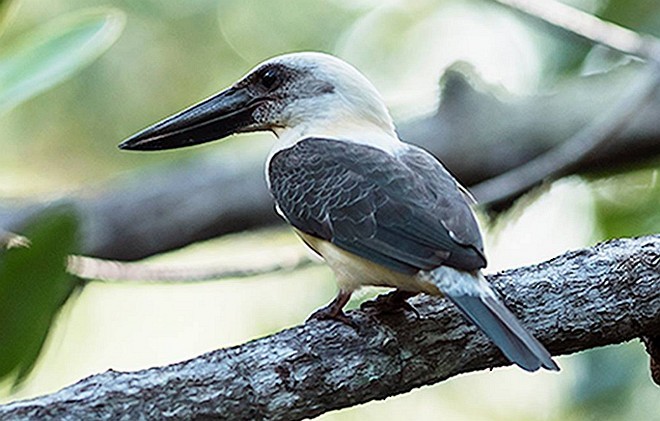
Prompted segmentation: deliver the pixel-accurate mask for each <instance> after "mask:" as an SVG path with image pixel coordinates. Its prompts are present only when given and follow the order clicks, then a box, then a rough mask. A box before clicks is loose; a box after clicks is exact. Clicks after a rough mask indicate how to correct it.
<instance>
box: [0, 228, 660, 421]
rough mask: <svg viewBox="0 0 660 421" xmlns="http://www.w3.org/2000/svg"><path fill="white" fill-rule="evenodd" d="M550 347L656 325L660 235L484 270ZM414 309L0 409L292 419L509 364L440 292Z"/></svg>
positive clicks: (584, 343)
mask: <svg viewBox="0 0 660 421" xmlns="http://www.w3.org/2000/svg"><path fill="white" fill-rule="evenodd" d="M488 278H489V281H490V282H492V283H493V285H494V287H495V289H496V290H498V291H499V292H500V293H501V294H502V296H503V297H504V299H505V302H506V304H507V306H508V307H509V308H510V309H511V310H512V311H513V312H514V313H515V314H516V316H517V317H519V318H520V319H521V321H522V322H523V324H524V325H525V326H526V327H527V328H528V329H529V330H530V331H531V332H532V333H533V334H534V335H535V336H536V337H537V338H539V340H540V341H541V342H543V343H544V344H545V345H546V346H547V347H548V349H549V350H550V352H551V353H552V354H554V355H558V354H569V353H573V352H576V351H580V350H585V349H590V348H594V347H599V346H604V345H608V344H616V343H620V342H624V341H628V340H631V339H634V338H638V337H640V336H657V335H659V334H660V235H656V236H649V237H643V238H637V239H628V240H614V241H611V242H607V243H603V244H600V245H598V246H595V247H593V248H590V249H584V250H579V251H573V252H568V253H566V254H564V255H562V256H559V257H557V258H554V259H552V260H550V261H548V262H545V263H541V264H538V265H534V266H529V267H523V268H518V269H514V270H509V271H506V272H502V273H500V274H497V275H492V276H489V277H488ZM411 302H412V304H413V305H414V306H415V307H416V308H417V310H418V311H419V313H420V314H421V317H420V318H416V317H415V316H414V315H413V314H411V313H394V314H388V315H379V314H377V313H376V312H375V310H373V309H367V310H359V311H352V312H350V313H349V314H350V316H351V317H352V318H353V319H354V320H355V321H356V323H357V326H358V327H357V328H355V329H354V328H352V327H349V326H347V325H344V324H341V323H337V322H335V321H312V322H308V323H305V324H304V325H301V326H297V327H294V328H292V329H288V330H285V331H282V332H279V333H277V334H274V335H272V336H269V337H266V338H262V339H258V340H256V341H252V342H249V343H247V344H244V345H241V346H238V347H234V348H228V349H221V350H217V351H213V352H210V353H208V354H204V355H202V356H200V357H198V358H195V359H192V360H189V361H185V362H181V363H177V364H173V365H170V366H166V367H157V368H151V369H147V370H142V371H137V372H129V373H122V372H116V371H108V372H106V373H103V374H99V375H94V376H91V377H88V378H86V379H84V380H81V381H80V382H78V383H76V384H75V385H72V386H69V387H67V388H64V389H62V390H60V391H59V392H56V393H53V394H51V395H47V396H43V397H39V398H35V399H31V400H26V401H19V402H14V403H10V404H6V405H3V406H0V418H2V419H22V420H30V419H34V420H55V419H58V420H59V419H92V418H93V419H116V418H167V419H197V418H205V419H231V420H242V419H246V420H253V419H271V420H296V419H302V418H308V417H314V416H316V415H320V414H322V413H325V412H327V411H330V410H333V409H339V408H345V407H350V406H354V405H357V404H360V403H365V402H369V401H371V400H375V399H384V398H386V397H389V396H393V395H397V394H401V393H405V392H408V391H410V390H412V389H414V388H416V387H420V386H423V385H429V384H433V383H436V382H439V381H442V380H445V379H448V378H450V377H452V376H455V375H457V374H459V373H466V372H471V371H476V370H483V369H485V368H490V367H498V366H502V365H505V364H507V362H506V361H505V359H504V357H503V356H502V354H501V353H500V352H499V351H498V350H497V349H496V348H495V347H494V346H493V345H492V344H491V343H490V342H489V341H488V339H487V338H486V337H485V336H484V335H483V334H482V333H480V332H479V331H477V329H476V328H474V327H473V326H472V325H470V324H468V323H465V321H464V319H463V318H462V317H461V316H460V315H459V313H458V312H457V311H456V310H455V309H454V307H453V306H451V305H450V304H448V303H447V301H445V300H442V299H436V298H433V297H428V296H420V297H417V298H415V299H412V300H411Z"/></svg>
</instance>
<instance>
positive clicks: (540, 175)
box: [470, 63, 660, 206]
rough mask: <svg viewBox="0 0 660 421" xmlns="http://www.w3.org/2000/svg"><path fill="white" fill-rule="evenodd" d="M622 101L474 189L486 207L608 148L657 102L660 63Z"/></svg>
mask: <svg viewBox="0 0 660 421" xmlns="http://www.w3.org/2000/svg"><path fill="white" fill-rule="evenodd" d="M636 82H637V83H636V84H634V85H633V86H632V87H631V88H630V92H628V93H627V94H626V95H625V96H624V97H623V98H622V99H621V100H619V101H618V102H617V103H615V105H614V106H613V107H612V108H611V109H610V110H608V112H605V113H603V114H602V115H600V116H597V118H596V119H595V120H594V121H593V122H591V123H590V124H589V125H587V126H586V127H585V128H584V129H582V130H580V131H579V132H578V133H577V134H575V135H574V136H573V137H571V138H570V139H568V140H567V141H565V142H564V143H562V144H560V145H557V146H556V147H555V148H553V149H550V150H549V151H548V152H546V153H544V154H542V155H540V156H538V157H536V158H534V159H532V160H530V161H528V162H526V163H524V164H522V165H520V166H519V167H516V168H514V169H512V170H511V171H508V172H505V173H504V174H501V175H498V176H496V177H493V178H490V179H488V180H485V181H482V182H481V183H479V184H477V185H475V186H473V187H471V188H470V191H471V192H472V194H473V195H474V196H475V197H476V199H477V201H478V202H479V203H482V204H485V205H486V206H499V205H502V204H509V203H511V202H512V201H513V200H514V199H517V198H518V197H520V196H521V195H522V194H524V193H525V192H527V191H529V190H530V189H532V188H533V187H535V186H537V185H539V184H540V183H542V182H543V181H545V180H548V179H551V178H552V179H557V178H559V177H561V176H563V175H565V174H569V173H570V171H571V169H573V168H576V167H579V164H580V162H583V161H584V159H585V158H586V157H587V156H589V155H591V154H594V152H595V151H596V150H597V149H599V148H603V147H605V145H606V144H607V143H608V142H611V141H613V140H614V139H616V137H617V136H618V135H619V134H620V133H621V132H622V131H623V130H624V129H625V128H626V127H627V126H628V125H629V124H630V122H631V121H632V120H633V117H634V116H636V115H637V114H638V113H639V112H640V110H642V109H644V107H645V106H646V105H648V103H649V102H650V101H651V100H652V99H653V97H654V95H655V93H656V91H657V89H658V86H660V63H654V64H653V65H649V66H647V68H646V69H644V70H643V71H641V72H640V74H639V80H638V81H636Z"/></svg>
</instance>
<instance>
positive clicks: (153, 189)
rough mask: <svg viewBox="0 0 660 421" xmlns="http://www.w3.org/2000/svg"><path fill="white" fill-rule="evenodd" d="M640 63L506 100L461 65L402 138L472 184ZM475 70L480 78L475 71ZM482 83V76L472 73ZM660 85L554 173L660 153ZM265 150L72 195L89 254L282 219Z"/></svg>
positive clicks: (172, 242) (556, 129)
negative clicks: (619, 125)
mask: <svg viewBox="0 0 660 421" xmlns="http://www.w3.org/2000/svg"><path fill="white" fill-rule="evenodd" d="M638 72H639V66H636V65H633V66H628V67H625V68H619V69H617V70H615V71H613V72H610V73H607V74H602V75H598V76H592V77H589V78H580V79H572V80H568V81H565V82H564V83H562V84H560V85H558V86H556V87H554V89H553V91H554V92H553V93H551V94H547V95H535V96H530V97H522V98H508V99H507V100H505V101H504V100H500V99H498V98H496V97H495V96H493V95H492V94H490V93H487V92H485V90H483V89H475V88H474V87H472V86H471V85H470V83H468V80H467V79H466V77H465V76H463V75H462V74H460V73H458V72H456V71H449V72H448V73H447V74H446V75H445V76H444V78H443V81H442V84H443V85H442V86H443V89H442V100H441V102H440V105H439V108H438V110H437V112H436V113H434V114H433V115H429V116H427V117H425V118H422V119H419V120H416V121H411V122H408V123H404V124H401V125H400V130H399V132H400V134H401V137H402V138H403V139H404V140H407V141H410V142H412V143H416V144H419V145H420V146H423V147H425V148H426V149H428V150H430V151H431V152H432V153H434V154H435V155H436V156H438V157H439V158H440V159H441V160H442V161H443V162H444V163H445V164H446V165H447V167H448V168H449V169H450V170H451V171H452V172H453V173H454V174H455V175H456V176H457V177H458V178H459V179H460V180H461V181H462V182H463V183H464V184H466V185H473V184H476V183H478V182H480V181H483V180H485V179H489V178H491V177H494V176H496V175H499V174H502V173H505V172H507V171H509V170H511V169H513V168H516V167H519V166H520V165H522V164H524V163H526V162H528V161H530V160H531V159H533V158H534V157H537V156H539V155H540V154H542V153H545V152H547V151H548V150H550V149H552V148H556V147H557V146H558V145H560V144H561V143H562V142H563V141H564V140H566V139H568V138H570V137H571V136H572V135H573V134H574V133H576V132H578V131H579V130H580V129H581V128H582V127H584V126H585V125H587V124H589V123H590V122H591V121H593V120H594V119H595V118H596V117H597V116H599V115H602V113H603V112H605V111H606V110H607V109H608V107H610V106H611V105H612V104H614V103H615V102H616V101H617V100H618V99H619V97H621V96H622V95H623V93H624V92H626V91H627V90H628V89H629V85H630V84H631V82H632V81H633V80H634V79H636V78H637V76H638ZM471 80H476V77H472V78H471ZM475 83H476V84H477V85H479V83H477V82H475ZM659 115H660V94H657V93H656V95H655V96H654V98H653V99H652V100H651V101H650V103H649V105H648V106H647V107H646V108H645V109H643V110H639V112H638V113H637V115H636V117H635V118H634V120H633V121H631V122H630V125H629V127H628V129H626V130H624V131H623V132H622V133H620V134H619V136H617V137H616V138H615V139H613V140H611V141H608V143H607V144H606V145H604V146H603V147H602V148H599V149H597V150H596V151H594V152H593V153H592V154H590V155H589V156H588V157H586V159H584V160H582V161H581V162H579V163H578V164H577V165H575V166H573V167H571V168H570V169H569V170H568V171H565V172H563V173H561V174H554V175H553V177H552V178H553V179H556V178H558V177H561V176H564V175H568V174H583V173H585V172H592V171H609V172H613V171H617V170H620V169H622V168H623V169H628V168H629V167H630V166H631V165H636V164H639V163H644V162H652V161H651V160H653V159H657V157H658V156H659V155H660V118H658V116H659ZM263 159H264V157H247V158H246V157H240V159H238V157H236V156H228V157H226V158H224V159H218V160H209V159H202V158H200V160H199V161H198V162H195V163H193V164H189V165H187V166H185V167H179V168H177V169H171V168H158V169H155V170H153V171H151V172H148V173H140V174H135V175H134V177H133V179H132V180H131V181H129V182H127V181H126V180H120V181H119V182H120V183H121V185H120V186H119V187H113V188H109V189H108V190H107V191H101V192H98V194H96V195H93V196H91V197H90V196H89V195H86V196H84V197H72V198H66V199H63V200H66V201H71V202H72V203H73V204H74V205H75V206H76V207H77V208H78V209H79V211H80V214H81V216H82V219H83V229H84V240H85V241H84V243H85V245H84V249H83V250H82V253H83V254H86V255H90V256H96V257H102V258H107V259H118V260H136V259H140V258H143V257H146V256H150V255H153V254H157V253H160V252H164V251H168V250H173V249H176V248H180V247H182V246H185V245H187V244H191V243H193V242H196V241H200V240H206V239H210V238H215V237H218V236H221V235H224V234H228V233H232V232H237V231H242V230H246V229H252V228H259V227H263V226H267V225H271V224H275V223H278V222H279V219H278V218H277V216H276V215H275V212H274V211H273V204H272V201H271V198H270V195H269V194H268V192H267V189H266V184H265V181H264V176H263ZM44 206H46V205H45V204H41V203H34V204H30V205H25V204H23V205H21V204H7V203H6V204H4V205H0V228H3V229H6V230H11V231H15V232H20V227H21V225H22V224H23V223H25V221H26V220H27V219H28V218H29V216H30V215H31V214H33V213H34V212H36V211H38V210H39V209H42V208H43V207H44Z"/></svg>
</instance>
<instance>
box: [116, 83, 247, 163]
mask: <svg viewBox="0 0 660 421" xmlns="http://www.w3.org/2000/svg"><path fill="white" fill-rule="evenodd" d="M257 105H259V101H258V100H256V101H255V100H254V98H252V97H251V96H250V95H249V93H248V92H246V91H245V90H244V89H236V88H233V87H232V88H229V89H227V90H224V91H222V92H220V93H219V94H217V95H214V96H212V97H211V98H208V99H206V100H204V101H202V102H200V103H199V104H196V105H193V106H192V107H190V108H188V109H185V110H183V111H181V112H180V113H178V114H175V115H173V116H171V117H168V118H166V119H165V120H163V121H161V122H158V123H156V124H154V125H153V126H150V127H147V128H146V129H144V130H142V131H141V132H139V133H137V134H135V135H133V136H131V137H130V138H128V139H126V140H125V141H123V142H122V143H121V144H120V145H119V148H121V149H130V150H136V151H156V150H163V149H175V148H183V147H186V146H192V145H198V144H200V143H205V142H210V141H212V140H217V139H221V138H223V137H225V136H229V135H231V134H234V133H237V132H239V131H241V129H244V128H246V127H248V126H249V125H251V124H253V123H254V120H253V117H252V114H253V111H254V109H255V107H256V106H257Z"/></svg>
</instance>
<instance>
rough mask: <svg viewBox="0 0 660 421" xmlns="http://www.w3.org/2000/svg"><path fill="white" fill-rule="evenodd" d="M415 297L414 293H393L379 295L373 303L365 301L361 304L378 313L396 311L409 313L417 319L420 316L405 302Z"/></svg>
mask: <svg viewBox="0 0 660 421" xmlns="http://www.w3.org/2000/svg"><path fill="white" fill-rule="evenodd" d="M415 295H417V294H416V293H411V292H406V291H394V292H391V293H389V294H386V295H381V296H380V297H378V298H377V299H376V300H374V301H367V302H366V303H364V304H362V307H363V308H368V307H371V308H374V309H376V310H377V311H378V312H379V313H383V314H387V313H395V312H397V311H401V310H403V311H410V312H411V313H413V314H414V315H415V317H417V318H421V317H422V316H421V315H420V314H419V312H418V311H417V309H416V308H415V307H414V306H413V305H412V304H410V303H409V302H408V301H406V300H407V299H408V298H410V297H413V296H415Z"/></svg>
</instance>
